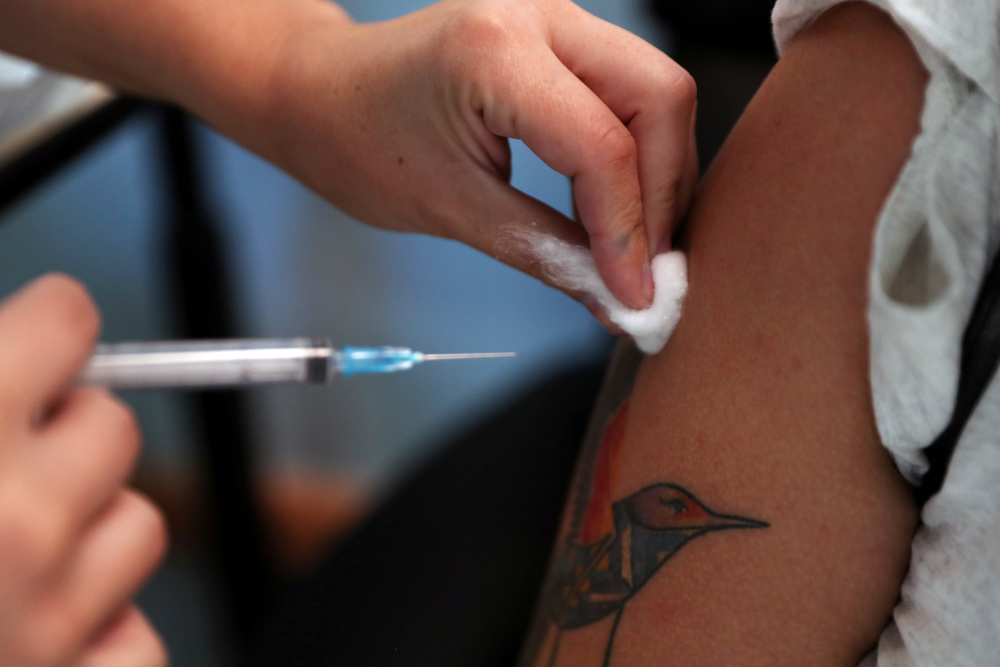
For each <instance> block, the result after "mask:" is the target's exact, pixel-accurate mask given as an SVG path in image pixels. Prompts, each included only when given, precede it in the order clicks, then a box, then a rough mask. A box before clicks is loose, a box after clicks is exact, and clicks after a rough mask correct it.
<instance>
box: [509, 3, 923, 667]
mask: <svg viewBox="0 0 1000 667" xmlns="http://www.w3.org/2000/svg"><path fill="white" fill-rule="evenodd" d="M925 81H926V74H925V72H924V70H923V68H922V66H921V65H920V62H919V60H918V59H917V56H916V55H915V53H914V51H913V49H912V47H911V45H910V44H909V42H908V41H907V40H906V38H905V37H904V36H903V35H902V34H901V33H900V32H899V31H898V30H897V29H896V28H895V26H894V25H893V24H892V23H891V21H890V20H889V19H888V18H887V17H886V16H884V15H883V14H881V13H880V12H878V11H876V10H874V9H872V8H871V7H869V6H866V5H860V4H857V5H847V6H842V7H840V8H837V9H835V10H833V11H831V12H829V13H828V14H827V15H825V16H823V17H822V18H821V19H820V20H819V21H817V23H816V24H815V25H814V26H813V27H812V28H810V29H809V30H808V31H807V32H806V33H804V34H803V35H802V36H801V37H800V38H799V39H798V40H797V41H796V42H795V43H794V44H793V45H792V46H791V47H790V48H789V49H788V50H787V52H786V54H785V56H784V57H783V58H782V60H781V61H780V62H779V64H778V65H777V66H776V67H775V69H774V70H773V72H772V73H771V75H770V76H769V77H768V79H767V81H766V82H765V84H764V85H763V87H762V88H761V90H760V91H759V92H758V94H757V96H756V97H755V98H754V100H753V102H751V104H750V106H749V107H748V108H747V111H746V112H745V113H744V115H743V117H742V119H741V120H740V122H739V123H738V125H737V126H736V128H735V129H734V131H733V133H732V135H731V136H730V138H729V140H728V141H727V143H726V145H725V146H724V147H723V149H722V151H721V153H720V155H719V157H718V158H717V159H716V161H715V163H714V164H713V166H712V169H711V170H710V172H709V174H708V175H707V176H706V178H705V181H704V183H703V184H702V187H701V190H700V192H699V194H698V197H697V199H696V202H695V205H694V208H693V210H692V213H691V216H690V219H689V226H688V232H687V235H686V239H685V245H686V246H687V251H688V253H689V282H690V291H689V294H688V297H687V301H686V304H685V312H684V316H683V317H682V319H681V321H680V324H679V325H678V327H677V330H676V331H675V333H674V335H673V338H672V339H671V340H670V342H669V343H668V345H667V347H666V348H665V349H664V351H663V352H661V353H660V354H658V355H656V356H652V357H647V358H646V359H645V360H644V361H643V362H642V364H641V367H640V368H639V371H638V375H637V377H636V379H635V384H634V388H633V390H632V392H631V395H630V397H628V398H627V399H625V398H624V392H622V390H621V387H620V386H618V387H617V388H616V387H614V386H611V387H610V388H609V391H610V392H611V393H612V394H614V393H615V392H616V391H617V394H618V395H617V397H614V396H612V397H611V398H606V399H605V400H609V401H611V404H609V405H605V406H604V408H605V409H606V412H607V414H608V415H609V418H608V419H604V420H601V423H598V424H595V427H596V428H595V431H596V435H595V437H594V438H592V440H591V441H590V442H589V444H588V445H587V446H585V450H584V454H583V457H582V459H581V464H580V467H579V470H578V472H577V476H576V481H575V484H576V487H575V490H574V491H573V496H571V500H570V504H569V508H568V510H567V515H566V519H565V521H564V526H563V529H562V531H561V533H560V536H559V542H558V544H557V545H556V554H555V556H554V559H553V564H552V568H551V571H550V574H549V583H548V587H547V590H546V592H545V593H544V594H543V599H542V603H541V607H540V610H539V617H538V619H536V629H535V632H534V634H533V638H532V640H531V641H530V642H529V646H528V649H527V652H526V662H531V661H532V660H533V661H534V663H533V664H542V665H586V664H594V665H600V664H610V665H631V664H662V663H663V661H664V660H669V662H670V664H683V665H690V664H706V665H719V664H796V665H798V664H855V663H856V662H857V660H859V659H860V657H861V656H862V655H863V654H864V652H865V651H866V650H867V649H868V648H870V646H871V644H872V643H873V642H874V640H875V639H876V638H877V636H878V634H879V632H880V630H881V628H882V626H883V625H884V624H885V622H886V620H887V618H888V615H889V613H890V611H891V609H892V607H893V605H894V603H895V600H896V599H897V596H898V591H899V584H900V582H901V579H902V576H903V573H904V571H905V568H906V563H907V558H908V554H909V541H910V537H911V535H912V531H913V527H914V523H915V520H916V509H915V506H914V503H913V501H912V498H911V496H910V493H909V490H908V489H907V487H906V485H905V483H904V482H903V480H902V478H901V477H900V475H899V474H898V472H897V471H896V469H895V468H894V466H893V464H892V462H891V461H890V459H889V457H888V455H887V453H886V452H885V450H884V449H883V448H882V447H881V445H880V443H879V439H878V433H877V429H876V426H875V420H874V416H873V412H872V405H871V392H870V388H869V380H868V377H869V375H868V337H867V326H866V320H865V314H866V309H867V287H868V275H869V262H870V251H871V241H872V236H873V230H874V225H875V222H876V220H877V218H878V215H879V212H880V210H881V206H882V203H883V201H884V200H885V197H886V196H887V194H888V193H889V191H890V190H891V188H892V186H893V183H894V182H895V180H896V177H897V175H898V173H899V171H900V169H901V168H902V166H903V164H904V163H905V161H906V159H907V156H908V155H909V151H910V146H911V145H912V142H913V139H914V137H915V135H916V133H917V131H918V128H919V117H920V110H921V107H922V101H923V89H924V85H925ZM626 381H627V379H626ZM615 382H616V380H615V378H612V379H611V383H612V385H614V384H615ZM617 382H618V384H619V385H620V384H621V382H622V380H621V379H619V380H618V381H617ZM621 405H624V409H622V410H618V414H619V417H618V418H617V419H612V418H610V415H611V414H613V413H614V412H615V411H616V410H617V409H618V408H619V407H620V406H621ZM599 409H601V408H600V406H599ZM678 501H680V502H678ZM685 503H686V507H685V506H684V505H685ZM685 512H686V514H685ZM671 513H672V514H673V516H671ZM699 516H700V517H701V518H699ZM705 517H710V518H707V519H706V518H705ZM712 517H714V518H712ZM721 528H726V530H721ZM612 638H613V641H612Z"/></svg>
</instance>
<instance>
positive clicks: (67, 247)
mask: <svg viewBox="0 0 1000 667" xmlns="http://www.w3.org/2000/svg"><path fill="white" fill-rule="evenodd" d="M342 4H343V6H344V7H345V8H346V9H347V10H348V11H349V12H350V13H351V14H352V16H354V17H355V18H356V19H357V20H359V21H377V20H384V19H388V18H392V17H395V16H398V15H401V14H404V13H407V12H409V11H412V10H415V9H418V8H420V7H421V6H424V5H425V4H427V3H425V2H419V1H412V0H411V1H406V0H378V1H374V0H369V1H365V2H361V1H359V0H348V1H347V2H343V3H342ZM581 4H582V5H583V6H584V7H585V8H586V9H588V10H590V11H592V12H594V13H596V14H598V15H599V16H602V17H604V18H605V19H607V20H610V21H612V22H615V23H618V24H620V25H624V26H625V27H627V28H628V29H630V30H632V31H633V32H637V33H639V34H640V35H642V36H644V37H645V38H647V39H649V40H650V41H653V42H655V43H660V44H661V45H662V40H661V39H660V36H659V35H658V34H657V33H656V28H655V24H654V23H653V22H652V21H650V20H649V19H648V18H647V17H645V16H644V14H643V13H642V11H641V9H640V8H639V7H638V6H637V5H636V4H634V3H630V2H584V3H581ZM153 133H154V128H153V127H152V126H151V123H150V122H149V120H148V119H147V120H143V119H141V118H140V119H137V120H135V121H132V122H130V123H129V124H128V125H127V126H126V127H125V128H124V129H122V130H120V131H118V132H117V133H116V134H115V135H114V136H113V137H111V138H110V139H108V140H106V141H104V142H103V143H102V144H101V145H100V146H99V147H98V148H97V149H96V150H94V151H92V152H91V153H89V154H88V156H87V157H86V158H85V159H84V160H82V161H80V162H78V163H77V164H75V165H74V166H73V167H72V168H70V169H68V170H66V171H64V172H63V173H61V174H60V176H59V177H58V178H56V179H53V181H51V182H50V183H49V184H48V185H47V186H46V187H45V188H44V189H43V190H42V191H40V192H39V193H37V194H36V195H34V196H32V197H30V198H29V199H27V200H26V201H24V202H23V203H21V204H20V205H18V206H17V207H15V209H14V210H12V211H9V212H8V213H7V214H6V218H7V221H6V223H5V224H4V225H3V227H2V228H0V293H2V294H7V293H9V292H11V291H12V290H14V289H16V287H18V286H19V285H21V284H23V283H24V282H26V281H27V280H29V279H31V278H32V277H34V276H37V275H39V274H41V273H43V272H46V271H51V270H58V271H64V272H67V273H69V274H71V275H74V276H76V277H78V278H80V279H81V280H83V281H84V282H85V283H86V284H87V286H88V287H89V288H90V289H91V291H92V293H93V294H94V297H95V299H96V300H97V302H98V304H99V306H100V308H101V311H102V313H103V314H104V318H105V328H104V333H103V335H102V338H103V339H104V340H107V341H112V340H126V339H156V338H163V337H166V336H169V335H170V323H169V321H168V315H167V307H166V301H165V299H166V295H167V294H168V286H167V285H166V284H165V277H164V276H165V266H164V263H163V261H162V252H161V246H162V240H163V239H162V228H163V223H164V217H163V214H162V211H163V206H162V202H161V197H162V196H163V195H162V189H163V188H162V181H161V174H159V173H158V167H159V164H158V159H157V157H156V156H157V155H158V153H157V150H158V147H157V146H156V144H155V136H154V134H153ZM200 139H201V140H202V141H201V144H200V149H201V157H202V159H203V160H204V161H205V162H206V166H207V168H206V169H205V174H206V175H207V186H208V189H209V193H210V196H211V204H212V209H213V212H214V213H215V214H216V216H217V218H218V220H219V222H220V223H221V224H222V225H223V230H222V231H223V233H224V240H225V242H226V245H227V248H228V251H229V259H230V261H231V265H232V268H233V270H234V275H233V284H234V286H235V288H236V290H237V295H238V299H239V302H238V309H237V312H238V316H239V318H240V323H241V328H242V330H243V332H244V334H245V335H247V336H284V335H303V334H309V335H329V336H331V337H332V338H333V340H334V341H335V342H337V343H349V344H355V345H383V344H385V345H404V346H409V347H413V348H415V349H419V350H423V351H427V352H458V351H507V350H512V351H516V352H518V353H519V355H520V356H519V357H518V358H517V359H515V360H497V361H482V362H465V363H458V362H456V363H450V364H444V363H442V364H436V365H428V366H425V367H421V368H418V369H416V370H414V371H412V372H410V373H406V374H397V375H393V376H385V377H360V378H354V379H348V380H343V381H341V382H337V383H336V384H334V385H333V386H330V387H325V388H319V389H317V388H313V387H304V388H295V387H293V388H275V389H266V390H257V391H254V392H253V394H252V401H253V403H254V408H255V409H254V411H253V412H254V417H255V423H254V425H253V426H254V433H255V440H256V446H257V449H258V452H259V456H260V460H261V461H262V462H264V463H266V464H268V465H271V466H283V467H292V468H295V467H308V468H310V469H314V470H315V469H324V470H332V471H336V472H338V473H340V474H346V475H350V476H352V477H355V478H356V479H359V480H364V481H366V482H368V483H370V484H372V485H373V488H380V487H381V486H383V485H385V484H387V483H391V481H392V480H393V479H394V478H395V477H396V476H397V475H398V474H400V472H401V471H403V470H405V469H406V468H407V466H409V465H411V464H412V463H413V462H414V461H415V460H418V459H419V457H420V456H421V455H423V454H425V453H427V451H429V448H433V447H434V444H435V443H440V442H442V441H443V440H444V439H445V438H446V437H447V435H448V434H450V433H453V432H455V430H456V429H459V428H461V427H462V426H464V425H467V424H469V423H472V422H474V421H476V420H477V419H478V418H479V417H480V416H482V414H483V413H484V411H488V410H489V409H490V408H491V407H492V406H495V405H497V404H498V403H499V402H502V401H503V400H504V399H505V398H506V397H510V396H512V395H514V394H516V393H517V392H518V391H519V390H521V389H523V388H524V387H525V386H526V385H528V384H530V383H532V382H533V381H535V380H537V379H538V378H539V377H542V376H545V375H548V374H551V373H552V372H554V371H555V370H557V369H559V368H561V367H565V366H567V365H571V364H578V363H580V362H583V361H586V360H592V359H593V358H594V357H595V355H600V354H602V353H603V352H604V351H606V347H607V344H608V341H607V338H606V336H605V334H604V333H603V330H602V329H601V328H600V327H599V326H598V325H597V324H596V323H595V322H594V321H593V319H592V318H591V317H590V315H589V314H588V313H587V312H586V310H584V309H583V308H582V307H581V306H579V305H578V304H576V303H575V302H573V301H572V300H570V299H568V298H566V297H565V296H563V295H562V294H560V293H558V292H556V291H554V290H551V289H548V288H546V287H545V286H543V285H542V284H541V283H539V282H537V281H535V280H533V279H531V278H528V277H526V276H524V275H522V274H519V273H518V272H516V271H514V270H512V269H509V268H507V267H506V266H504V265H502V264H500V263H498V262H496V261H494V260H492V259H491V258H489V257H486V256H484V255H482V254H480V253H478V252H476V251H474V250H471V249H469V248H467V247H464V246H461V245H459V244H457V243H454V242H449V241H443V240H440V239H434V238H429V237H424V236H413V235H400V234H395V233H390V232H384V231H381V230H376V229H371V228H368V227H365V226H363V225H360V224H358V223H356V222H355V221H353V220H352V219H350V218H349V217H348V216H346V215H344V214H343V213H341V212H340V211H338V210H337V209H336V208H334V207H333V206H331V205H330V204H328V203H326V202H324V201H322V200H321V199H319V198H318V197H316V196H315V195H313V194H312V193H310V192H309V191H307V190H305V189H304V188H303V187H301V186H300V185H298V184H297V183H296V182H294V181H293V180H292V179H290V178H289V177H287V176H285V175H284V174H282V173H281V172H280V171H278V170H277V169H275V168H274V167H272V166H270V165H269V164H267V163H265V162H263V161H262V160H260V159H258V158H257V157H255V156H253V155H251V154H249V153H248V152H246V151H244V150H243V149H241V148H240V147H238V146H236V145H234V144H232V143H231V142H229V141H228V140H226V139H224V138H222V137H221V136H219V135H217V134H216V133H214V132H212V131H211V130H208V129H203V130H202V131H201V132H200ZM513 153H514V170H513V174H514V176H513V184H514V185H515V186H516V187H519V188H521V189H522V190H525V191H527V192H529V193H530V194H532V195H534V196H536V197H538V198H539V199H542V200H543V201H545V202H547V203H549V204H550V205H552V206H554V207H556V208H558V209H560V210H562V211H564V212H566V213H569V212H570V210H571V202H570V190H569V184H568V181H567V179H565V178H564V177H562V176H560V175H559V174H556V173H554V172H552V171H551V170H549V169H548V168H547V167H545V165H543V164H542V163H541V162H540V161H539V160H538V159H537V158H535V157H534V156H533V155H532V154H531V153H530V151H528V150H526V149H525V147H524V146H523V145H522V144H521V143H520V142H517V141H515V142H513ZM129 400H130V401H131V402H132V403H133V404H134V405H135V407H136V409H137V410H138V412H139V414H140V418H141V420H142V423H143V426H144V430H145V433H146V451H145V456H146V459H145V460H146V462H147V463H148V464H153V465H165V466H183V465H185V464H186V462H187V460H188V458H189V456H190V451H189V448H190V441H191V438H190V434H189V432H188V430H187V428H186V426H185V423H184V418H183V413H182V412H179V411H178V410H177V402H176V400H174V397H172V396H170V395H166V394H150V395H132V396H130V397H129Z"/></svg>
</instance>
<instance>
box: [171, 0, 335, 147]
mask: <svg viewBox="0 0 1000 667" xmlns="http://www.w3.org/2000/svg"><path fill="white" fill-rule="evenodd" d="M213 4H215V3H213ZM223 5H225V6H227V8H228V9H231V11H226V9H223V8H222V7H221V6H223ZM216 7H218V9H214V8H213V12H212V16H209V17H207V18H208V19H209V21H208V23H207V24H206V25H204V26H199V28H198V30H199V32H200V33H201V35H200V38H201V42H200V43H195V44H193V46H194V47H195V48H193V49H192V53H194V54H197V56H198V60H197V61H195V60H194V59H191V60H190V61H189V62H184V58H183V57H179V58H178V60H179V62H178V69H179V76H178V79H177V80H178V81H179V82H180V83H179V84H178V85H176V86H174V87H173V89H168V90H164V91H154V93H153V94H154V95H156V96H158V97H163V98H166V99H170V100H171V101H174V102H176V103H178V104H180V105H181V106H183V107H185V108H186V109H188V110H189V111H191V112H192V113H194V114H195V115H196V116H198V117H200V118H202V119H203V120H205V121H206V122H208V123H209V124H210V125H212V126H214V127H215V128H217V129H218V130H220V131H221V132H223V133H224V134H226V135H228V136H229V137H231V138H232V139H234V140H236V141H237V142H239V143H241V144H243V145H244V146H246V147H248V148H250V149H251V150H254V151H255V152H258V153H260V154H261V155H262V156H263V157H265V158H268V159H272V160H273V159H274V156H275V147H274V146H273V145H272V142H271V140H270V139H269V137H270V136H271V134H272V133H271V132H269V131H268V128H269V126H270V122H271V117H272V116H273V109H274V105H275V103H280V101H278V102H276V100H275V97H276V95H275V92H274V90H275V87H276V81H275V80H276V78H278V77H281V76H284V75H285V74H286V72H287V71H288V64H287V63H286V62H285V61H286V60H287V56H286V54H287V53H289V52H294V51H295V49H294V44H295V43H296V42H297V41H299V40H300V39H301V38H302V36H303V35H305V34H306V32H308V31H312V30H315V29H316V27H317V26H323V27H324V29H327V31H328V32H330V33H332V34H333V35H334V39H335V38H336V33H337V32H340V31H344V30H346V29H349V28H350V27H351V26H352V25H353V23H352V21H351V19H350V17H349V16H348V15H347V13H346V12H345V11H344V10H342V9H341V8H340V7H339V6H337V5H335V4H333V3H331V2H325V1H317V0H260V1H256V2H246V0H237V1H235V2H231V3H223V2H220V3H217V5H216ZM212 19H215V20H212ZM331 29H332V30H331ZM286 102H287V100H286Z"/></svg>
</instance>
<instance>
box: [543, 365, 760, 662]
mask: <svg viewBox="0 0 1000 667" xmlns="http://www.w3.org/2000/svg"><path fill="white" fill-rule="evenodd" d="M618 361H621V360H618ZM609 384H610V383H609ZM629 387H631V382H629ZM609 389H610V390H612V391H613V389H614V387H611V386H606V387H605V393H606V394H607V393H609V392H608V390H609ZM604 398H608V396H607V395H605V396H604ZM612 405H613V404H612ZM618 405H619V407H618V409H617V411H615V412H614V413H612V415H611V417H610V419H607V416H608V415H607V413H605V419H604V420H603V421H605V422H606V424H607V426H606V427H605V428H604V429H603V433H601V434H600V438H599V439H597V438H588V443H593V442H596V446H590V447H588V446H587V443H585V447H584V451H583V452H582V456H581V468H580V470H579V471H578V474H577V481H576V488H575V489H574V493H573V496H572V497H571V500H570V509H569V511H570V517H569V522H570V530H569V534H568V536H567V537H566V538H565V539H564V540H563V542H562V543H561V544H559V545H558V546H557V550H556V554H555V556H554V559H553V563H552V566H551V569H550V571H549V575H548V579H547V585H546V588H545V590H544V591H543V593H542V600H541V610H540V616H539V618H538V619H536V624H537V625H541V624H545V626H547V628H546V629H547V631H546V632H545V633H544V634H540V633H539V631H540V630H541V629H540V628H536V633H535V635H534V636H533V637H532V638H531V639H530V640H529V645H528V647H527V648H528V651H527V653H526V656H525V657H526V658H528V659H529V660H534V659H537V657H538V655H539V649H540V648H541V644H543V643H545V642H544V641H543V640H542V637H543V636H544V635H547V634H549V633H551V632H553V631H554V633H555V634H554V638H553V639H552V641H551V642H549V646H548V648H549V652H548V661H547V664H548V665H550V666H554V665H555V664H556V661H557V658H558V654H559V645H560V640H561V639H562V633H563V632H564V631H567V630H573V629H576V628H581V627H584V626H587V625H590V624H592V623H596V622H598V621H600V620H602V619H605V618H608V617H611V616H614V622H613V624H612V626H611V631H610V634H609V637H608V641H607V644H606V645H605V651H604V659H603V663H602V664H603V665H605V666H607V665H610V663H611V655H612V649H613V646H614V636H615V632H616V631H617V629H618V624H619V621H620V620H621V618H622V615H623V614H625V613H627V612H626V605H627V603H628V601H629V599H631V597H632V596H633V595H635V594H636V593H637V592H638V591H639V590H640V589H642V587H643V585H644V584H645V583H646V582H647V581H649V580H650V579H651V578H652V577H653V576H654V575H655V574H656V573H657V572H658V571H659V569H660V568H661V567H662V566H663V564H664V563H666V562H667V561H668V560H669V559H670V557H671V556H673V555H674V554H675V553H677V551H679V550H680V549H681V548H682V547H683V546H684V545H686V544H687V543H688V542H690V541H691V540H693V539H695V538H696V537H700V536H702V535H706V534H708V533H711V532H717V531H722V530H733V529H747V528H766V527H767V526H768V524H767V523H765V522H763V521H759V520H756V519H750V518H746V517H741V516H736V515H732V514H723V513H721V512H718V511H716V510H714V509H712V508H711V507H709V506H708V505H706V504H705V503H704V502H702V501H701V500H699V499H698V498H697V497H696V496H695V495H694V494H693V493H692V492H691V491H689V490H688V489H685V488H684V487H682V486H680V485H678V484H674V483H670V482H663V483H658V484H652V485H650V486H647V487H646V488H644V489H641V490H639V491H637V492H635V493H633V494H632V495H630V496H628V497H626V498H623V499H620V500H617V501H616V500H614V498H615V491H616V488H617V482H618V473H619V468H620V460H621V449H622V444H623V441H624V435H625V424H626V422H627V419H628V399H627V398H619V400H618Z"/></svg>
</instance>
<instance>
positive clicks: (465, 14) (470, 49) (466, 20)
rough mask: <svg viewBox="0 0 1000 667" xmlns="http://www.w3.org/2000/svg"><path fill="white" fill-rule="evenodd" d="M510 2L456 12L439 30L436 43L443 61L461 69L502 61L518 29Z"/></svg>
mask: <svg viewBox="0 0 1000 667" xmlns="http://www.w3.org/2000/svg"><path fill="white" fill-rule="evenodd" d="M515 11H516V10H515V8H514V7H513V5H512V3H506V2H480V3H477V4H475V5H473V6H471V7H469V8H467V9H465V10H463V11H460V12H458V13H456V14H455V15H454V16H452V17H451V19H450V20H449V21H448V22H447V23H446V24H445V26H444V27H443V28H442V30H443V34H442V35H441V39H440V40H439V44H440V46H441V48H443V49H444V50H445V56H446V57H445V58H444V60H445V61H446V62H453V63H454V64H456V65H457V66H459V67H461V68H482V67H484V66H487V65H489V64H490V63H496V62H500V61H503V57H502V54H504V53H507V52H510V51H511V50H512V49H513V48H514V44H515V42H516V41H517V40H518V35H519V34H520V32H521V30H520V29H519V25H520V24H521V21H520V20H518V19H517V17H516V16H515Z"/></svg>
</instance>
